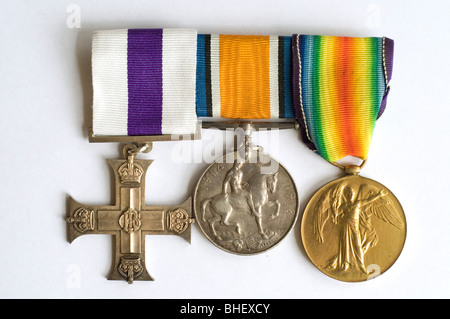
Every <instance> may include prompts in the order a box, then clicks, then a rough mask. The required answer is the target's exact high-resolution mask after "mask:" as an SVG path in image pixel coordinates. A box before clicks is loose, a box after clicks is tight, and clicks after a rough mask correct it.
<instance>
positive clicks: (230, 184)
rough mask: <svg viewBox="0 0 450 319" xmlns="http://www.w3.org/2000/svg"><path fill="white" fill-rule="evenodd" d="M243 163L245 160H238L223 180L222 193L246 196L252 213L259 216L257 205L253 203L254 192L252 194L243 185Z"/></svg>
mask: <svg viewBox="0 0 450 319" xmlns="http://www.w3.org/2000/svg"><path fill="white" fill-rule="evenodd" d="M242 164H243V162H241V161H238V160H236V161H235V162H234V165H233V167H232V168H231V169H230V170H229V171H228V173H227V174H226V175H225V178H224V180H223V187H222V193H223V194H224V195H225V196H226V197H227V198H228V195H229V194H230V193H231V194H237V195H240V196H243V197H245V198H246V199H247V203H248V206H249V207H250V209H251V211H252V213H253V214H254V215H255V216H258V213H257V212H256V210H255V206H254V204H253V198H252V194H250V193H249V192H248V191H246V190H245V189H244V188H243V187H242V177H243V176H244V173H243V172H242V171H241V168H242ZM230 188H231V192H230Z"/></svg>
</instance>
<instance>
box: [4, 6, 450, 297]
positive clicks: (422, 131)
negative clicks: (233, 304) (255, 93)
mask: <svg viewBox="0 0 450 319" xmlns="http://www.w3.org/2000/svg"><path fill="white" fill-rule="evenodd" d="M72 4H75V6H71V5H72ZM78 9H79V13H80V15H79V20H77V19H76V17H75V19H74V16H73V14H77V12H78ZM449 13H450V3H449V2H448V1H445V0H442V1H417V0H416V1H404V2H402V3H401V4H400V1H361V0H351V1H344V2H343V1H337V0H336V1H298V0H297V1H294V0H293V1H281V0H278V1H269V0H265V1H255V0H251V1H248V0H247V1H242V0H239V1H238V0H228V1H200V0H190V1H181V0H179V1H141V0H130V1H87V0H74V1H56V0H55V1H24V0H21V1H18V0H15V1H12V0H2V2H1V4H0V21H1V23H2V28H1V29H0V35H1V37H0V38H1V50H0V61H1V62H0V110H1V114H0V130H1V135H0V136H1V139H0V154H1V157H0V163H1V169H0V180H1V186H0V199H1V201H0V207H1V211H0V216H1V218H0V273H1V276H0V297H3V298H186V299H190V298H442V297H445V298H448V297H450V275H449V268H448V265H449V262H450V257H449V249H450V244H449V243H450V232H449V226H450V224H449V222H450V209H449V206H448V202H447V201H448V199H449V194H450V193H449V189H448V180H449V179H450V172H449V169H448V164H449V159H448V156H449V138H448V137H449V134H450V126H449V119H450V117H449V116H450V98H449V93H448V92H449V86H450V83H449V74H450V62H449V56H450V44H449V43H450V41H449V40H450V39H449V31H450V19H449ZM78 22H80V25H77V23H78ZM153 27H189V28H196V29H198V31H199V33H225V34H279V35H291V34H293V33H305V34H322V35H325V34H329V35H347V36H387V37H390V38H392V39H394V40H395V54H394V73H393V81H392V88H391V93H390V96H389V99H388V106H387V109H386V112H385V113H384V115H383V116H382V118H381V119H380V120H379V121H378V122H377V125H376V128H375V134H374V138H373V142H372V146H371V149H370V155H369V161H368V163H367V165H366V167H365V168H364V170H363V173H362V174H363V175H364V176H367V177H370V178H373V179H375V180H377V181H379V182H381V183H382V184H384V185H386V186H387V187H388V188H389V189H390V190H392V191H393V192H394V194H396V196H397V197H398V199H399V200H400V202H401V203H402V205H403V208H404V210H405V213H406V217H407V222H408V235H407V241H406V245H405V247H404V250H403V253H402V255H401V256H400V258H399V259H398V261H397V263H396V264H395V265H394V266H393V267H392V268H391V269H390V270H389V271H387V272H386V273H385V274H383V275H382V276H380V277H378V278H376V279H375V280H371V281H369V282H363V283H357V284H349V283H343V282H339V281H337V280H333V279H331V278H329V277H327V276H325V275H323V274H322V273H321V272H320V271H319V270H317V269H316V268H315V267H314V266H313V264H312V263H311V262H310V261H309V259H308V258H307V256H306V254H305V253H304V250H303V248H302V244H301V240H300V231H299V226H300V218H299V221H298V223H297V224H296V225H295V228H294V230H293V231H292V232H291V233H290V234H289V236H288V237H287V238H286V239H285V240H284V241H282V242H281V243H280V244H279V245H278V246H277V247H276V248H274V249H272V250H269V251H267V252H265V253H263V254H260V255H257V256H251V257H241V256H236V255H232V254H228V253H226V252H223V251H222V250H220V249H218V248H216V247H215V246H214V245H212V244H211V243H210V242H209V241H208V240H207V239H206V238H205V237H204V236H203V234H202V233H201V232H200V230H199V228H198V227H197V226H193V228H192V244H191V245H189V244H188V243H187V242H185V241H183V240H182V239H181V238H179V237H176V236H147V238H146V262H147V267H148V269H149V272H150V273H151V274H152V275H153V276H154V277H155V278H156V281H155V282H135V283H134V284H133V285H128V284H127V283H126V282H125V281H124V282H121V281H108V280H106V276H107V274H108V272H109V268H110V262H111V254H112V247H111V245H112V239H111V238H110V236H101V235H98V236H84V237H81V238H79V239H77V240H76V241H75V242H74V243H73V244H69V243H68V242H67V239H66V238H67V236H66V222H65V219H64V218H65V215H66V212H67V198H68V195H71V196H73V197H74V198H75V199H76V200H78V201H79V202H82V203H85V204H92V205H96V204H97V205H100V204H101V205H109V204H111V203H112V200H113V195H112V194H111V191H112V188H111V173H110V169H109V167H108V164H107V162H106V159H108V158H113V159H114V158H118V157H119V156H120V152H121V151H120V148H119V145H117V144H90V143H88V140H87V127H88V126H89V119H90V116H89V107H90V105H91V101H92V90H91V84H92V83H91V79H90V75H91V73H90V72H91V69H90V41H91V35H92V31H93V30H97V29H115V28H153ZM220 137H223V134H222V133H217V132H213V131H207V130H204V131H203V139H202V140H201V141H196V142H195V143H193V142H183V143H187V144H186V145H185V147H186V149H188V150H192V151H195V152H196V153H195V154H197V156H198V154H200V156H202V149H205V148H207V147H210V148H211V145H212V144H211V143H222V141H221V140H220ZM254 139H255V140H256V142H258V140H260V142H261V143H260V144H262V145H263V146H265V148H266V149H267V151H268V152H269V153H271V155H272V156H273V157H275V158H277V159H278V160H279V161H280V162H282V163H283V164H284V166H285V167H286V168H287V169H288V170H289V171H290V173H291V174H292V176H293V178H294V179H295V182H296V185H297V187H298V190H299V198H300V201H301V209H303V208H304V206H305V205H306V203H307V201H308V199H309V198H310V196H311V195H312V194H313V193H314V191H315V190H316V189H317V188H319V187H320V186H321V185H323V184H324V183H326V182H328V181H330V180H332V179H334V178H335V177H337V176H338V175H339V171H338V170H337V169H336V168H335V167H334V166H332V165H330V164H328V163H327V162H326V161H324V160H323V159H321V158H320V157H318V156H317V155H315V154H313V153H312V152H310V151H309V150H308V149H307V148H306V147H305V146H304V145H303V144H302V143H301V141H300V140H299V138H298V132H297V131H294V130H288V131H283V132H280V134H279V141H280V143H279V146H276V145H275V143H274V142H271V140H270V137H267V136H264V134H257V135H256V136H255V137H254ZM220 145H222V144H220ZM179 149H180V146H179V143H159V144H156V145H155V147H154V150H153V152H152V153H151V154H149V155H145V156H144V157H143V158H149V159H150V158H151V159H154V160H155V162H154V163H153V164H152V165H151V167H150V169H149V171H148V174H147V189H146V201H147V204H148V205H154V204H176V203H179V202H182V201H184V200H185V199H186V198H187V197H189V196H190V194H192V192H193V190H194V187H195V184H196V181H197V179H198V178H199V176H200V175H201V173H202V171H203V170H204V169H205V168H206V167H207V166H208V163H206V161H203V162H202V163H195V162H194V161H193V160H189V159H188V157H186V156H184V157H183V158H182V159H181V160H183V161H185V162H186V163H179V161H180V158H177V156H176V155H177V154H179V151H180V150H179ZM192 157H193V156H192ZM177 161H178V163H177ZM300 217H301V215H300Z"/></svg>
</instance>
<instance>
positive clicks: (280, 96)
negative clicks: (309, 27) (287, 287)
mask: <svg viewBox="0 0 450 319" xmlns="http://www.w3.org/2000/svg"><path fill="white" fill-rule="evenodd" d="M197 38H198V47H197V86H196V89H197V93H196V110H197V116H199V117H212V118H232V119H279V118H294V117H295V114H294V108H293V101H292V67H291V63H292V61H291V37H284V36H252V35H218V34H202V35H198V37H197Z"/></svg>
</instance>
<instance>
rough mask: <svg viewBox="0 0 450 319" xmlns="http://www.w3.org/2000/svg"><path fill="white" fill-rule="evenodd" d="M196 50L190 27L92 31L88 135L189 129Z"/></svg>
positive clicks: (192, 127) (194, 119) (193, 122)
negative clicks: (91, 132) (91, 80)
mask: <svg viewBox="0 0 450 319" xmlns="http://www.w3.org/2000/svg"><path fill="white" fill-rule="evenodd" d="M196 52H197V32H196V31H195V30H187V29H129V30H111V31H97V32H95V34H94V36H93V44H92V76H93V89H94V103H93V127H92V129H93V135H94V136H104V135H110V136H117V135H124V136H134V135H160V134H192V133H194V132H195V128H196V123H197V117H196V113H195V85H196V83H195V81H196Z"/></svg>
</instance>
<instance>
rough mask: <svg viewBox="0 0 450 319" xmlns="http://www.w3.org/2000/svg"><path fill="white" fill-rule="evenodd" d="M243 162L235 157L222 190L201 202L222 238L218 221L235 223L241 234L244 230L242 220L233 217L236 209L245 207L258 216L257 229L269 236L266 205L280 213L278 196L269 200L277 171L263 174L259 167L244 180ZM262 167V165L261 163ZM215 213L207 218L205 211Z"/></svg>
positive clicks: (215, 231)
mask: <svg viewBox="0 0 450 319" xmlns="http://www.w3.org/2000/svg"><path fill="white" fill-rule="evenodd" d="M243 165H244V163H243V162H242V161H237V160H236V161H235V162H234V165H233V167H232V168H231V169H230V170H229V171H228V172H227V174H226V175H225V178H224V181H223V185H222V193H219V194H217V195H215V196H213V197H211V198H207V199H205V200H204V201H203V202H202V204H201V206H202V219H203V221H204V222H206V221H208V223H209V225H210V228H211V231H212V233H213V235H214V236H215V237H216V238H218V239H219V240H221V239H222V238H221V237H220V236H219V235H218V233H217V229H216V224H217V223H220V225H223V226H229V227H234V228H235V229H236V232H237V233H238V234H241V225H240V223H239V221H233V218H232V216H233V213H235V212H238V211H245V212H247V213H249V214H251V215H252V216H254V217H255V221H256V224H257V226H258V233H259V234H260V235H261V236H262V237H263V238H264V239H268V236H267V234H266V233H265V231H264V228H263V207H264V206H265V205H268V206H276V211H275V213H274V214H272V216H271V217H272V218H275V217H277V216H278V215H279V213H280V202H279V201H278V200H275V201H269V194H270V193H274V192H275V191H276V186H277V181H278V172H276V173H274V174H262V173H261V171H260V169H258V171H257V172H255V173H254V174H253V175H252V176H251V177H250V178H249V179H248V182H247V183H243V177H244V172H243V171H242V167H243ZM258 167H259V166H258ZM208 208H209V212H210V213H211V214H212V217H211V218H210V219H208V220H207V219H206V214H207V211H208Z"/></svg>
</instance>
